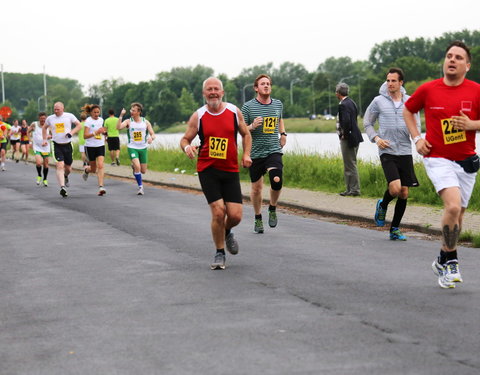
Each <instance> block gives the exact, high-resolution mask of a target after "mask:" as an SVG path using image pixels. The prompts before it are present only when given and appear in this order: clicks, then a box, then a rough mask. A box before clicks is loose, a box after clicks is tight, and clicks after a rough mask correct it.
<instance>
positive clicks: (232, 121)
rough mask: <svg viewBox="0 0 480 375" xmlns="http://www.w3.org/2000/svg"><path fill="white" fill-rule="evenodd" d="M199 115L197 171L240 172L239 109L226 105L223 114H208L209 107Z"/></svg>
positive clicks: (204, 108)
mask: <svg viewBox="0 0 480 375" xmlns="http://www.w3.org/2000/svg"><path fill="white" fill-rule="evenodd" d="M197 113H198V136H199V138H200V151H199V153H198V162H197V171H198V172H201V171H203V170H205V169H207V168H210V167H213V168H215V169H218V170H221V171H225V172H238V154H237V133H238V117H237V107H235V106H234V105H233V104H230V103H226V106H225V109H224V110H223V111H222V112H221V113H215V114H213V113H210V112H208V110H207V106H203V107H202V108H200V109H198V110H197Z"/></svg>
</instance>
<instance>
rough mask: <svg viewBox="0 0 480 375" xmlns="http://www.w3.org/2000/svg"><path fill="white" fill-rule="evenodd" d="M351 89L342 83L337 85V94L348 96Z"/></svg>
mask: <svg viewBox="0 0 480 375" xmlns="http://www.w3.org/2000/svg"><path fill="white" fill-rule="evenodd" d="M349 89H350V88H349V87H348V85H347V84H346V83H345V82H340V83H339V84H337V87H335V92H336V93H338V94H340V95H342V96H347V95H348V90H349Z"/></svg>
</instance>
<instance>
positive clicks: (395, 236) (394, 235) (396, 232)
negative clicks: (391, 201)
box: [390, 227, 407, 241]
mask: <svg viewBox="0 0 480 375" xmlns="http://www.w3.org/2000/svg"><path fill="white" fill-rule="evenodd" d="M390 239H391V240H392V241H395V240H399V241H406V240H407V236H405V235H404V234H403V233H402V232H401V231H400V229H398V228H395V227H393V228H392V229H390Z"/></svg>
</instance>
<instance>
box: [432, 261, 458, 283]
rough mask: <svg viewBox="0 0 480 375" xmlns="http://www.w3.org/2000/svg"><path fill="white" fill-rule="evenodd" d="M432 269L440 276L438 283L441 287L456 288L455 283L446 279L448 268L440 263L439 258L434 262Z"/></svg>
mask: <svg viewBox="0 0 480 375" xmlns="http://www.w3.org/2000/svg"><path fill="white" fill-rule="evenodd" d="M432 271H433V273H434V274H435V275H437V276H438V285H440V288H443V289H449V288H455V283H454V282H452V281H450V280H448V279H446V273H447V270H446V269H445V267H444V266H442V265H441V264H440V263H438V258H435V260H434V261H433V263H432Z"/></svg>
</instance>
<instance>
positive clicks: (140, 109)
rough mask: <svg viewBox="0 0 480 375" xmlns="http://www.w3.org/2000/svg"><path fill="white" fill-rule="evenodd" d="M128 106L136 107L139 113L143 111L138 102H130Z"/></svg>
mask: <svg viewBox="0 0 480 375" xmlns="http://www.w3.org/2000/svg"><path fill="white" fill-rule="evenodd" d="M130 107H137V108H138V110H139V111H140V113H143V105H142V104H140V103H138V102H135V103H132V104H130Z"/></svg>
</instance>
